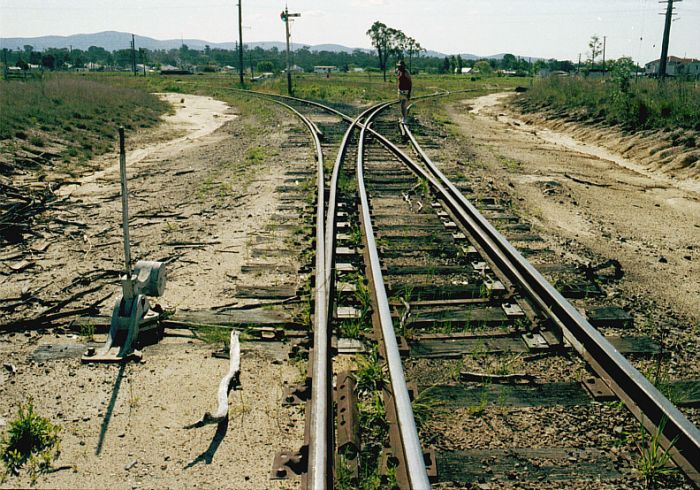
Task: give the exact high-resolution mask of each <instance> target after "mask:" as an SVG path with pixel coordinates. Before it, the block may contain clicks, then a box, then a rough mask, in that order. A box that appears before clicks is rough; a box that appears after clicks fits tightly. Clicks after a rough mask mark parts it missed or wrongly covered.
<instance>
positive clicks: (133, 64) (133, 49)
mask: <svg viewBox="0 0 700 490" xmlns="http://www.w3.org/2000/svg"><path fill="white" fill-rule="evenodd" d="M131 71H132V72H133V73H134V76H136V41H135V40H134V35H133V34H132V35H131Z"/></svg>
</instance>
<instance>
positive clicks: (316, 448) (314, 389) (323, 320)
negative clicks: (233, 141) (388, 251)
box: [271, 99, 333, 490]
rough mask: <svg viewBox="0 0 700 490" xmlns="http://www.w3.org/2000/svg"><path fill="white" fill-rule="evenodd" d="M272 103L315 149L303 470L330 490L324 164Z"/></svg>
mask: <svg viewBox="0 0 700 490" xmlns="http://www.w3.org/2000/svg"><path fill="white" fill-rule="evenodd" d="M271 100H272V101H273V102H276V103H277V104H280V105H282V106H284V107H286V108H287V109H289V110H290V111H292V112H293V113H294V114H296V115H297V117H299V119H301V120H302V121H303V123H304V124H305V125H306V126H307V128H308V129H309V131H310V132H311V136H312V138H313V140H314V145H315V147H316V160H317V167H318V172H317V181H316V186H317V196H316V199H317V201H316V256H315V258H314V262H315V276H316V291H315V296H314V297H315V299H314V344H313V345H314V355H313V365H312V371H311V380H312V381H311V412H310V417H309V420H310V424H309V426H310V427H309V428H310V430H309V434H310V436H309V437H310V440H309V441H308V442H309V461H308V469H307V480H306V485H307V488H309V489H313V490H324V489H327V488H330V487H331V486H332V484H333V482H332V474H331V472H330V471H328V470H329V461H331V458H330V457H329V447H328V441H329V430H328V421H329V420H330V412H329V406H330V403H329V397H330V391H329V386H330V385H329V383H328V379H329V373H330V368H331V366H330V362H329V357H328V344H329V335H328V333H329V332H328V310H329V298H330V296H329V294H328V291H327V286H328V281H327V277H328V275H329V274H330V272H329V271H327V270H326V248H325V246H326V242H325V235H326V234H325V229H324V224H325V221H324V213H325V211H326V206H325V185H326V184H325V176H324V161H323V148H322V147H321V139H320V134H321V132H320V131H319V129H318V127H317V126H316V125H315V124H314V123H313V122H312V121H311V120H309V119H308V118H307V117H306V116H304V115H303V114H302V113H300V112H299V111H297V110H296V109H295V108H293V107H292V106H290V105H289V104H285V103H284V102H281V101H279V100H275V99H271Z"/></svg>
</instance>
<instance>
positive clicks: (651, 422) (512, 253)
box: [404, 126, 700, 485]
mask: <svg viewBox="0 0 700 490" xmlns="http://www.w3.org/2000/svg"><path fill="white" fill-rule="evenodd" d="M404 130H405V131H406V134H407V135H408V137H409V140H410V141H411V144H412V146H413V147H414V149H415V150H416V152H417V153H418V155H419V156H420V158H421V159H422V160H423V162H424V163H425V165H426V166H427V168H428V170H429V171H430V173H431V174H432V176H434V177H435V178H436V179H438V180H439V182H440V184H441V185H440V186H439V189H440V193H441V194H443V196H444V197H449V199H448V201H449V202H450V204H451V207H452V209H453V211H454V212H455V213H456V214H457V216H458V217H459V218H460V219H461V220H462V221H463V223H465V224H466V225H467V226H468V228H469V229H470V230H471V231H472V232H473V235H474V236H475V238H477V240H479V242H480V243H481V244H482V246H484V248H485V249H486V250H487V251H490V252H491V253H492V257H491V258H492V260H494V261H495V262H496V263H497V264H498V265H499V267H501V268H502V270H503V271H504V272H505V273H506V274H507V275H509V276H510V277H511V279H514V280H515V281H516V283H517V284H519V285H520V286H521V287H522V288H523V289H524V290H525V292H526V294H527V295H528V296H529V297H530V298H531V299H532V300H534V301H535V302H536V303H537V304H538V306H539V307H540V308H542V310H543V311H545V312H547V314H548V316H549V317H550V318H551V319H552V320H553V321H554V322H555V323H556V325H557V326H558V327H559V328H560V329H561V331H562V333H563V334H564V336H565V337H566V339H567V340H569V342H570V343H571V344H572V345H573V346H574V348H575V349H576V350H577V351H578V352H579V354H581V356H582V357H583V358H584V359H586V360H587V361H588V362H589V363H590V364H591V366H592V367H593V368H594V370H595V371H596V372H597V373H598V375H599V376H600V377H601V378H603V379H604V380H605V381H607V382H608V384H609V385H610V387H611V389H612V390H613V391H614V392H615V394H616V395H617V396H618V397H619V398H620V399H621V400H623V401H624V402H625V404H626V405H627V406H628V408H629V409H630V411H631V412H632V413H633V415H634V416H635V417H636V418H637V419H638V420H639V421H640V422H641V423H642V424H643V425H644V426H645V427H646V428H647V429H648V430H649V431H650V432H653V431H654V430H659V429H660V428H663V437H662V439H663V441H662V443H663V446H664V448H666V449H669V452H670V454H671V456H672V458H673V460H674V462H675V463H676V464H677V465H678V466H679V467H680V468H681V469H683V471H684V472H685V473H686V475H687V476H688V477H689V478H690V479H691V480H692V481H693V482H694V483H695V484H696V485H697V484H698V483H699V482H700V430H698V428H697V427H696V426H695V425H694V424H693V423H692V422H690V420H688V418H686V417H685V416H684V415H683V414H682V413H681V412H680V410H678V408H676V406H675V405H673V403H671V402H670V401H669V400H668V399H667V398H666V397H665V396H664V395H663V394H662V393H661V392H660V391H659V390H658V389H657V388H656V387H655V386H654V385H653V384H652V383H650V382H649V380H647V379H646V378H645V377H644V376H643V375H642V374H641V373H640V372H639V371H638V370H637V369H636V368H635V367H634V366H632V364H631V363H630V362H629V361H628V360H627V359H626V358H625V357H624V356H623V355H622V354H620V353H619V352H618V351H617V349H615V347H613V346H612V344H610V342H608V340H607V339H606V338H605V337H604V336H603V335H602V334H601V333H600V332H599V331H598V330H597V329H596V328H595V327H593V326H592V325H591V324H590V323H589V322H588V320H586V319H585V318H584V317H583V315H581V314H580V313H579V312H578V310H576V308H575V307H574V306H573V305H572V304H571V303H570V302H569V301H568V300H566V299H565V298H564V297H563V296H562V295H561V294H560V293H559V292H558V291H557V290H556V289H555V288H554V286H552V285H551V284H550V283H549V282H548V281H547V280H546V279H545V278H544V277H543V276H542V275H541V274H540V273H539V271H538V270H537V269H535V268H534V267H533V266H532V265H531V264H530V263H529V262H528V261H527V260H526V259H525V258H524V257H523V256H522V254H520V252H518V250H517V249H516V248H515V247H513V246H512V245H511V244H510V242H508V240H507V239H506V238H505V237H504V236H503V235H501V234H500V233H499V232H498V231H497V230H496V229H495V228H494V227H493V225H491V223H489V222H488V220H486V218H484V217H483V216H482V215H481V213H479V211H478V210H477V209H476V207H474V205H473V204H471V203H470V202H469V201H468V200H467V199H466V198H465V197H464V195H463V194H462V193H461V192H460V191H459V189H457V187H456V186H455V185H454V184H453V183H452V182H451V181H450V180H449V179H448V178H447V177H446V176H445V175H444V174H443V173H442V172H441V171H440V170H439V169H438V168H437V166H436V165H435V164H434V163H433V162H432V160H431V159H430V158H429V157H428V155H427V154H426V153H425V151H424V150H423V148H422V147H421V146H420V145H419V144H418V141H417V140H416V138H415V136H414V135H413V133H412V132H411V131H410V129H409V128H408V127H406V126H404ZM672 441H673V442H672Z"/></svg>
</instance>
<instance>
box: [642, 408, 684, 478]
mask: <svg viewBox="0 0 700 490" xmlns="http://www.w3.org/2000/svg"><path fill="white" fill-rule="evenodd" d="M666 422H667V419H666V418H663V419H662V420H661V423H660V424H659V426H658V427H657V429H656V430H655V431H654V432H653V433H652V434H651V437H650V436H649V435H648V434H647V432H646V429H644V427H643V426H642V425H641V424H640V427H639V431H640V442H639V443H638V444H637V450H638V451H639V459H638V460H637V471H639V474H640V475H641V476H642V477H643V478H644V482H645V483H646V485H647V487H652V486H654V485H656V483H658V482H659V480H661V479H662V478H664V477H668V476H672V475H674V474H675V473H677V471H678V470H677V469H676V468H675V467H673V466H669V462H670V461H671V454H670V450H671V448H672V447H673V446H674V445H675V444H676V441H677V440H678V438H677V437H675V438H674V439H673V440H672V441H671V444H670V445H669V446H668V447H667V448H666V449H664V448H663V447H662V446H661V434H662V433H663V431H664V427H665V426H666Z"/></svg>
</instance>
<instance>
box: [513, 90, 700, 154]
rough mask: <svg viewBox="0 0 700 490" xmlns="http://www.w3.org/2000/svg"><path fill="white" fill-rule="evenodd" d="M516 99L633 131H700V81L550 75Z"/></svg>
mask: <svg viewBox="0 0 700 490" xmlns="http://www.w3.org/2000/svg"><path fill="white" fill-rule="evenodd" d="M515 104H516V105H517V106H518V107H519V108H521V109H522V110H524V111H525V112H537V111H541V110H551V111H553V112H554V113H555V115H560V116H563V117H567V118H571V119H578V120H583V121H593V122H603V123H605V124H609V125H621V126H623V127H624V128H626V129H628V130H639V129H676V128H685V129H695V130H700V85H699V84H698V83H697V82H690V81H683V80H667V81H666V82H664V83H660V82H659V81H657V80H651V79H629V78H625V77H610V78H607V79H586V78H557V77H550V78H545V79H541V80H539V81H537V83H535V84H534V85H533V87H532V89H530V90H529V91H528V92H526V93H524V94H523V95H522V96H520V97H519V98H518V99H517V100H516V102H515ZM680 143H681V144H688V145H692V146H695V145H696V144H697V143H696V141H695V140H694V139H693V140H692V141H688V142H685V141H681V142H680Z"/></svg>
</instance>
